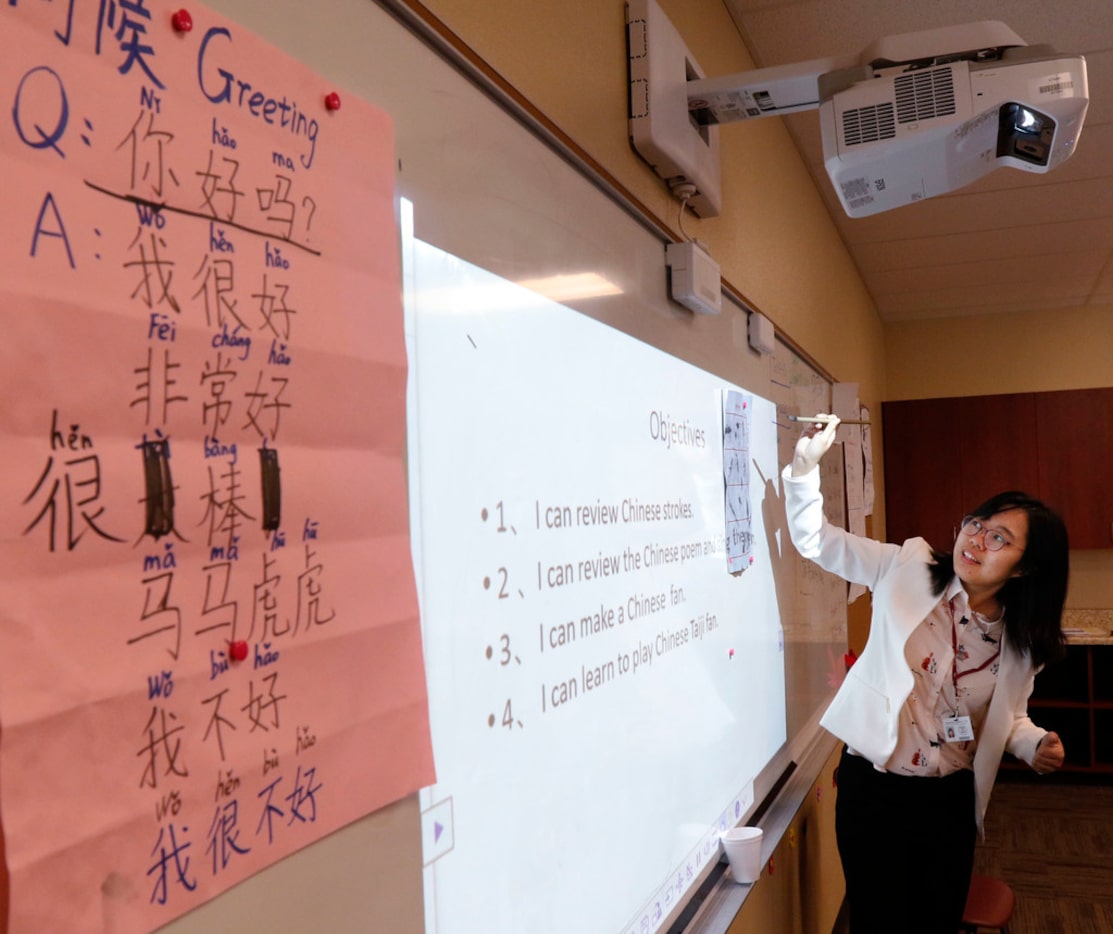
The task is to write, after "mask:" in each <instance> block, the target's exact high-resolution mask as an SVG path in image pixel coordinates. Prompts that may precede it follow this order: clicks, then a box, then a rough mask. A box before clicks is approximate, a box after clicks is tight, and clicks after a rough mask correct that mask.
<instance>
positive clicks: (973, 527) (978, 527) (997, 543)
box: [962, 516, 1012, 551]
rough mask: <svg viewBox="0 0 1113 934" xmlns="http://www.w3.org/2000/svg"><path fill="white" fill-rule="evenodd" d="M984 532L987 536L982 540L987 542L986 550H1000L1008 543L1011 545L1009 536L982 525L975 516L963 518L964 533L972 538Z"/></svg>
mask: <svg viewBox="0 0 1113 934" xmlns="http://www.w3.org/2000/svg"><path fill="white" fill-rule="evenodd" d="M982 533H985V538H984V539H983V540H982V541H983V542H984V544H985V548H986V551H1000V550H1001V549H1002V548H1004V547H1005V546H1006V545H1011V544H1012V542H1010V541H1009V540H1008V539H1007V538H1005V536H1004V535H1002V534H1001V533H1000V532H994V531H993V529H987V528H986V527H985V526H984V525H982V523H981V521H980V520H979V519H975V518H974V517H973V516H967V517H966V518H965V519H963V520H962V534H963V535H969V536H970V537H971V538H977V537H978V536H979V535H981V534H982Z"/></svg>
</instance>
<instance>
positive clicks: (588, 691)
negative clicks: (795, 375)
mask: <svg viewBox="0 0 1113 934" xmlns="http://www.w3.org/2000/svg"><path fill="white" fill-rule="evenodd" d="M404 252H405V254H406V255H405V266H406V279H407V315H408V324H407V327H408V332H409V340H410V348H411V366H412V372H411V391H410V392H411V394H410V452H409V457H410V468H411V508H412V510H413V538H414V552H415V563H416V565H417V573H418V585H419V593H420V600H421V611H422V621H423V633H424V647H425V658H426V668H427V674H428V684H429V701H430V716H431V721H432V731H433V748H434V758H435V762H436V769H437V784H436V785H434V786H432V787H430V788H428V789H425V790H424V791H423V792H422V811H423V852H424V860H425V866H426V870H425V900H426V925H427V930H428V931H429V932H437V934H451V932H475V931H507V932H510V931H513V932H519V931H521V932H525V931H528V932H531V934H543V932H552V934H568V932H571V931H575V932H596V931H598V932H616V934H625V932H629V934H635V932H637V934H651V932H654V931H657V930H661V929H663V928H664V926H665V925H667V924H668V923H669V921H670V919H671V918H672V917H673V916H675V914H676V913H677V911H678V909H679V907H680V906H681V905H682V904H683V903H684V902H685V901H686V899H687V897H688V895H689V894H690V890H691V888H692V887H693V886H694V885H696V884H698V882H699V880H700V879H701V878H702V877H705V876H706V874H707V871H708V869H709V867H710V866H711V865H712V864H713V863H714V862H717V861H718V858H719V844H718V835H719V833H720V832H721V831H722V830H723V829H725V828H726V827H729V826H733V825H734V824H735V823H737V822H738V820H739V818H740V817H741V816H742V815H743V814H744V813H745V812H746V810H747V809H748V808H749V807H750V805H751V804H752V794H753V792H752V788H753V779H754V777H755V776H756V775H757V773H758V772H759V771H760V770H761V768H762V767H763V766H764V765H765V764H766V763H767V762H768V761H769V759H770V758H771V757H772V756H773V754H774V753H775V752H776V751H777V750H778V748H779V747H780V746H781V745H782V744H783V743H784V741H785V686H784V660H783V647H782V640H781V632H780V627H779V621H778V619H779V617H778V607H777V605H776V594H775V589H774V586H773V579H772V569H771V562H770V559H769V550H770V549H769V545H768V543H767V542H766V541H765V533H764V530H763V528H762V527H761V522H760V520H757V521H754V522H753V523H752V525H751V529H752V541H750V542H748V544H749V546H750V548H749V551H748V555H749V556H750V557H748V558H747V566H746V568H745V570H743V571H741V572H740V573H735V574H732V573H731V572H730V570H729V567H728V555H727V538H726V535H727V533H726V528H727V519H726V516H725V502H726V496H725V491H724V459H723V437H724V423H723V411H724V409H723V407H724V398H725V393H727V392H728V391H731V390H734V391H736V392H737V391H741V390H740V389H739V387H734V386H731V385H730V384H727V383H725V382H724V381H722V380H721V379H718V378H716V377H713V376H711V375H709V374H707V373H705V372H703V371H701V370H698V369H696V368H694V367H692V366H690V365H688V364H686V363H683V362H681V361H678V360H677V359H675V358H673V357H670V356H668V355H666V354H664V353H662V352H660V351H658V350H656V349H654V348H652V347H649V346H647V345H646V344H644V343H641V342H639V341H636V340H633V339H631V338H630V337H628V336H626V335H624V334H622V333H621V332H619V331H616V330H614V329H611V328H609V327H606V326H604V325H602V324H600V323H598V322H596V321H594V320H592V319H589V318H587V317H585V316H583V315H581V314H578V313H576V312H573V311H570V310H569V309H567V308H564V307H561V306H560V305H557V304H555V303H552V302H550V301H548V300H546V299H543V298H541V297H539V296H538V295H536V294H534V293H532V292H530V291H527V290H525V289H523V288H520V287H518V286H516V285H513V284H511V283H508V282H505V281H503V280H500V279H498V278H496V277H494V276H492V275H490V274H489V273H486V272H484V271H482V270H480V269H477V268H475V267H473V266H469V265H468V264H466V263H463V262H461V261H460V260H458V259H456V258H454V257H452V256H449V255H446V254H444V253H441V252H439V251H437V250H435V249H433V248H432V247H429V246H427V245H425V244H423V243H421V242H417V241H413V240H409V239H407V241H406V243H405V244H404ZM746 399H747V400H749V401H748V403H747V404H748V405H751V406H752V411H751V412H750V413H749V419H750V420H749V422H748V424H747V431H748V439H747V443H748V447H747V449H746V450H745V451H744V452H738V451H736V452H734V454H735V455H738V454H739V453H744V454H745V456H747V457H748V458H749V459H750V463H749V466H750V467H751V468H752V469H751V470H750V471H749V475H750V476H753V477H754V478H758V477H759V476H760V477H766V478H775V477H776V476H777V464H776V436H775V425H774V418H775V412H774V408H773V406H772V404H771V403H769V402H767V401H766V400H764V399H761V398H759V397H756V396H749V395H748V394H747V395H746ZM735 436H736V437H737V436H738V433H737V430H736V431H735ZM732 469H734V471H735V473H737V474H738V475H741V473H742V472H741V471H740V470H739V469H738V468H737V465H735V467H734V468H732ZM761 493H762V486H761V485H760V483H758V484H757V485H756V486H755V488H754V493H753V494H751V495H758V496H760V495H761ZM736 507H737V508H738V509H739V510H742V509H748V510H749V512H750V513H751V514H752V515H753V516H755V517H760V516H761V504H760V503H759V502H753V503H738V502H736ZM751 558H752V560H751Z"/></svg>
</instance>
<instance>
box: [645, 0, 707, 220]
mask: <svg viewBox="0 0 1113 934" xmlns="http://www.w3.org/2000/svg"><path fill="white" fill-rule="evenodd" d="M626 16H627V20H626V36H627V48H628V62H629V81H630V86H629V89H630V97H629V103H630V120H629V127H630V144H631V146H633V148H634V151H635V152H637V153H638V155H640V156H641V157H642V158H643V159H645V161H646V162H648V163H649V164H650V165H651V166H652V167H653V170H654V171H655V172H656V173H657V174H658V175H660V176H661V178H663V179H664V180H665V182H666V183H667V184H668V185H669V187H670V189H673V188H675V187H676V186H677V185H682V184H689V183H690V184H692V185H695V187H696V193H695V194H694V195H693V196H692V197H691V198H689V199H688V201H687V204H688V206H689V207H690V208H691V209H692V210H693V211H695V213H696V214H698V215H699V216H700V217H714V216H716V215H717V214H718V213H719V211H720V210H721V209H722V204H723V196H722V176H721V172H720V167H719V128H718V127H715V126H699V125H698V124H697V123H696V122H695V120H694V119H693V118H692V117H691V116H690V114H689V111H688V82H689V81H691V80H694V79H697V78H703V77H705V75H704V73H703V71H702V70H701V69H700V67H699V65H698V64H697V63H696V60H695V59H694V58H693V57H692V54H691V53H690V52H689V51H688V48H687V46H685V45H684V40H683V39H681V38H680V33H678V32H677V31H676V28H675V27H674V26H673V25H672V23H670V22H669V20H668V17H666V16H665V14H664V12H663V11H662V10H661V8H660V7H659V6H658V5H657V3H655V2H654V0H629V3H628V4H627V7H626Z"/></svg>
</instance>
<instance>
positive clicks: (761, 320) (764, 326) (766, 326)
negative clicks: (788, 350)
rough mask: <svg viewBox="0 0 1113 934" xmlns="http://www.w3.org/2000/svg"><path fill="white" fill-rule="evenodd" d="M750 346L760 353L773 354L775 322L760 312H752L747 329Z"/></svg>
mask: <svg viewBox="0 0 1113 934" xmlns="http://www.w3.org/2000/svg"><path fill="white" fill-rule="evenodd" d="M747 330H748V335H749V341H750V346H751V347H753V349H754V350H756V351H757V352H758V353H772V352H773V350H774V347H775V344H774V341H775V340H776V332H775V330H774V328H773V322H772V321H770V320H769V319H768V318H766V317H765V315H763V314H762V313H761V312H759V311H751V312H750V322H749V326H748V328H747Z"/></svg>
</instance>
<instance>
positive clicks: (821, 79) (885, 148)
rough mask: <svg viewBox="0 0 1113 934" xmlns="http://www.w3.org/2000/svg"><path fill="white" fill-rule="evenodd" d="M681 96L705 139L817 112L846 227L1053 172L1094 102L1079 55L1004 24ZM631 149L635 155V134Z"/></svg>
mask: <svg viewBox="0 0 1113 934" xmlns="http://www.w3.org/2000/svg"><path fill="white" fill-rule="evenodd" d="M655 6H656V4H655V2H654V0H630V10H631V15H632V16H633V13H634V11H635V10H636V9H643V10H644V12H645V15H646V16H647V17H651V16H654V15H663V14H660V13H659V12H658V13H657V14H654V13H653V11H652V9H651V7H655ZM632 22H633V20H632ZM632 28H633V27H632ZM634 38H635V37H634V35H633V33H631V63H632V64H631V80H633V75H634V69H633V56H634ZM646 52H647V54H652V46H651V45H649V43H647V49H646ZM685 88H686V96H687V100H688V106H689V112H690V116H691V118H692V120H693V123H694V126H699V127H702V128H703V129H704V131H705V132H706V130H707V129H708V128H712V127H714V126H717V125H718V124H722V123H727V122H732V121H737V120H749V119H755V118H762V117H770V116H779V115H783V114H788V113H797V112H800V111H803V110H818V111H819V119H820V125H821V129H822V134H823V159H824V164H825V166H826V169H827V174H828V176H829V177H830V179H831V182H832V184H833V185H834V189H835V193H836V195H837V196H838V198H839V201H840V203H841V204H842V206H843V209H844V210H845V211H846V213H847V214H848V215H849V216H851V217H864V216H866V215H869V214H876V213H878V212H880V211H887V210H890V209H892V208H896V207H901V206H902V205H905V204H910V203H913V202H916V201H921V200H923V199H924V198H930V197H932V196H934V195H941V194H945V193H946V192H949V191H954V190H955V189H958V188H962V187H963V186H965V185H968V184H970V183H971V182H973V181H976V180H977V179H978V178H981V177H982V176H983V175H986V174H988V173H989V172H991V171H993V170H994V169H996V168H1000V167H1003V166H1008V167H1012V168H1016V169H1020V170H1022V171H1027V172H1048V171H1050V170H1051V169H1053V168H1055V167H1056V166H1057V165H1059V164H1061V163H1062V162H1063V161H1064V160H1066V159H1067V158H1069V157H1070V155H1071V154H1072V153H1073V152H1074V150H1075V146H1076V145H1077V142H1078V138H1079V135H1080V134H1081V131H1082V123H1083V120H1084V119H1085V116H1086V108H1087V106H1088V103H1089V89H1088V86H1087V81H1086V61H1085V59H1084V58H1083V57H1082V56H1081V55H1063V54H1060V53H1057V52H1055V51H1054V50H1052V49H1050V48H1049V47H1047V46H1028V45H1027V44H1026V43H1025V42H1024V40H1023V39H1021V38H1020V37H1019V36H1018V35H1016V33H1014V32H1013V31H1012V30H1011V29H1009V27H1008V26H1006V25H1005V24H1004V23H1000V22H981V23H970V24H967V25H962V26H952V27H947V28H944V29H933V30H925V31H922V32H913V33H905V34H902V35H897V36H889V37H886V38H883V39H879V40H878V41H877V42H875V43H873V44H872V45H870V46H869V47H868V48H866V49H865V50H864V51H863V52H862V53H861V54H859V55H856V56H852V57H849V58H841V59H839V58H829V59H818V60H815V61H810V62H803V63H800V64H797V65H784V66H777V67H774V68H761V69H755V70H752V71H747V72H741V73H739V74H736V75H729V76H726V77H722V78H694V79H692V78H688V77H686V79H685ZM634 99H635V98H634V94H633V89H632V91H631V102H632V103H633V101H634ZM633 122H634V113H633V107H632V109H631V124H633ZM631 139H632V141H633V143H634V147H635V149H637V150H638V151H639V152H642V149H641V147H640V146H639V141H638V139H637V136H636V134H635V133H634V130H633V126H631ZM651 150H652V146H650V151H651ZM643 155H644V153H643ZM646 158H647V159H649V161H650V162H651V163H652V162H653V159H652V158H651V157H650V156H646ZM675 183H676V182H675V179H673V180H671V181H670V184H675Z"/></svg>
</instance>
